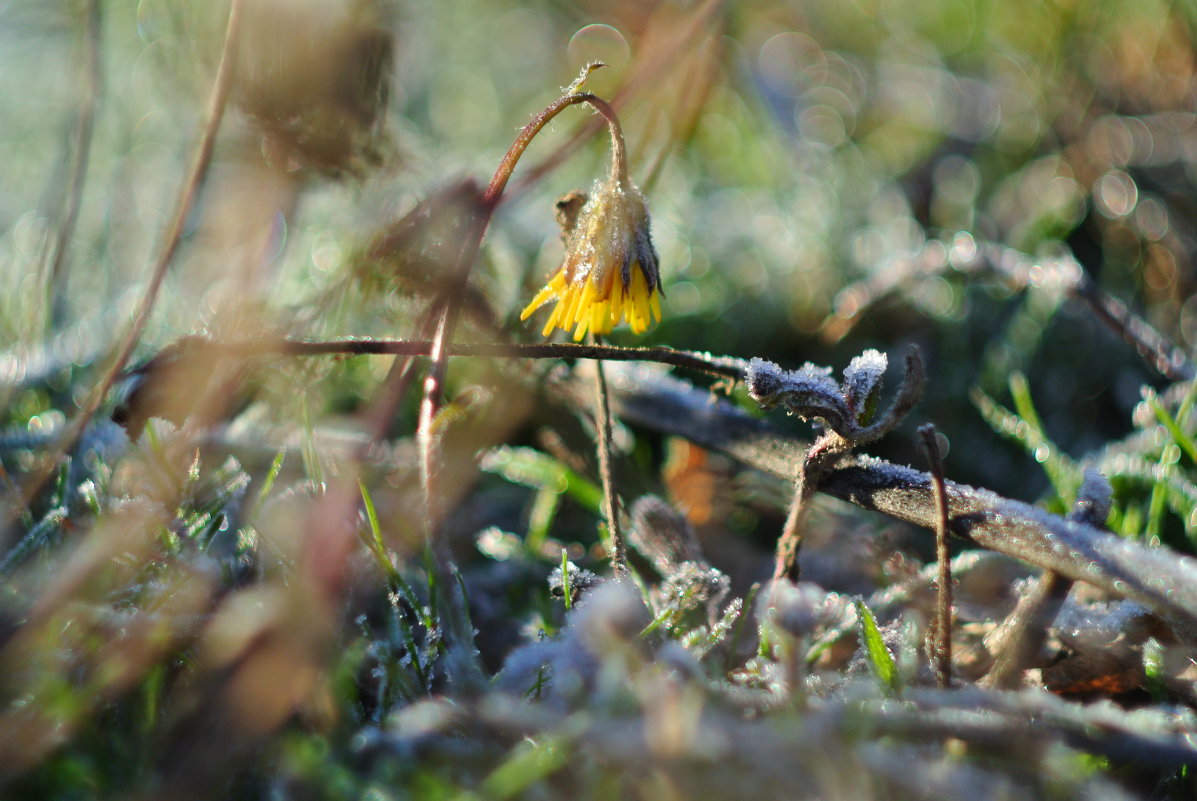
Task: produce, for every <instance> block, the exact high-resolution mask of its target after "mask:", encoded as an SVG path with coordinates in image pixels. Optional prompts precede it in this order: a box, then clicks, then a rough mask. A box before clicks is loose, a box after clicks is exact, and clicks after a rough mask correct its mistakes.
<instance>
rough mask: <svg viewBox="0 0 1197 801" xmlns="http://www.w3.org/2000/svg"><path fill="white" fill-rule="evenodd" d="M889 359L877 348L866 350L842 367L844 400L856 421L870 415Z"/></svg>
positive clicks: (865, 419) (860, 420) (863, 419)
mask: <svg viewBox="0 0 1197 801" xmlns="http://www.w3.org/2000/svg"><path fill="white" fill-rule="evenodd" d="M888 366H889V359H888V358H886V356H885V354H884V353H882V352H881V351H877V350H872V349H870V350H866V351H865V352H864V353H862V354H860V355H859V356H857V357H856V358H854V359H853V360H852V361H851V362H849V364H848V366H847V367H845V368H844V400H846V401H847V402H848V408H849V410H850V411H851V412H852V414H853V417H855V418H856V420H857V421H858V422H866V421H867V420H868V419H869V418H870V417H872V414H873V410H874V409H875V407H876V405H877V396H878V394H880V392H881V380H882V379H883V378H884V377H885V368H886V367H888Z"/></svg>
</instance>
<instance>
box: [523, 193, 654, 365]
mask: <svg viewBox="0 0 1197 801" xmlns="http://www.w3.org/2000/svg"><path fill="white" fill-rule="evenodd" d="M581 197H585V195H581ZM578 200H579V196H578V195H574V196H573V197H572V198H568V199H563V200H562V202H561V203H559V204H558V209H559V211H560V212H561V214H560V215H559V217H560V218H563V220H564V224H565V225H567V226H570V225H572V230H569V231H567V232H565V233H566V236H567V242H566V248H565V261H564V262H562V264H561V267H560V269H558V270H557V272H556V273H554V274H553V277H552V278H550V279H549V282H548V284H546V285H545V287H544V289H542V290H540V292H538V293H537V294H536V297H534V298H533V299H532V302H531V303H529V304H528V306H527V308H525V309H524V311H523V312H522V313H521V314H520V319H521V320H526V319H528V317H529V316H530V315H531V314H532V312H534V311H536V310H537V309H538V308H540V307H541V306H543V305H544V304H546V303H548V302H549V301H556V304H557V305H556V306H555V307H554V308H553V311H552V313H551V314H550V315H549V319H548V322H546V323H545V326H544V330H543V331H542V335H543V336H548V335H549V334H550V333H552V331H553V329H554V328H560V329H562V330H564V331H568V330H570V329H571V328H572V329H573V338H574V340H575V341H578V340H581V339H582V337H584V336H586V332H587V331H589V332H591V333H593V334H596V335H597V334H606V333H609V332H610V331H611V329H613V328H614V327H615V326H616V325H618V324H619V323H620V321H621V320H623V319H624V318H626V319H627V321H628V325H629V326H631V328H632V331H633V332H635V333H637V334H642V333H644V332H645V331H647V330H648V327H649V326H650V325H652V321H653V319H655V320H656V321H657V322H660V320H661V300H660V297H661V295H662V294H663V293H662V292H661V276H660V273H659V272H658V270H657V251H656V249H655V248H654V247H653V241H652V236H651V234H650V232H649V221H648V205H647V204H646V203H645V201H644V195H642V194H641V193H640V190H639V189H637V188H636V187H635V186H633V185H632V183H631V182H630V181H626V180H620V178H619V177H618V175H617V174H616V175H612V177H611V178H610V179H609V180H607V181H605V182H604V181H600V182H597V183H596V184H595V187H594V191H593V192H592V194H591V195H590V197H589V198H587V199H586V201H585V205H584V206H583V207H582V209H581V211H580V212H577V211H576V208H577V207H576V205H574V204H576V203H577V202H578ZM566 204H569V205H570V206H572V209H571V208H568V207H567V205H566ZM571 212H574V213H576V220H571V219H570V218H571V217H572V216H574V214H573V213H571Z"/></svg>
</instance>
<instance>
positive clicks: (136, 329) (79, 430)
mask: <svg viewBox="0 0 1197 801" xmlns="http://www.w3.org/2000/svg"><path fill="white" fill-rule="evenodd" d="M242 2H243V0H232V2H231V3H230V5H229V16H228V21H227V23H226V26H225V34H224V46H223V49H222V50H221V54H220V63H219V65H218V66H217V69H216V78H215V80H214V82H213V85H212V93H211V95H210V96H209V98H208V107H207V111H206V113H205V115H204V126H203V129H202V133H201V135H200V141H199V143H198V144H197V145H196V151H195V156H194V158H193V160H192V164H191V169H190V171H189V172H188V174H187V177H186V178H185V179H184V181H183V185H182V186H181V187H180V189H179V197H178V201H177V203H176V206H175V213H174V215H173V216H172V217H171V222H170V226H169V227H168V228H167V230H166V235H165V237H164V239H163V243H162V249H161V250H160V251H159V253H158V257H157V258H156V259H155V261H154V265H153V268H152V269H151V272H150V280H149V283H148V284H147V285H146V288H145V292H144V293H143V294H142V297H141V303H140V304H139V305H138V307H137V312H136V314H135V315H134V318H133V322H132V323H130V325H129V327H128V328H127V329H126V330H125V334H124V336H123V337H122V339H121V342H120V345H119V346H118V348H117V351H116V356H115V357H113V359H112V362H111V363H110V364H109V365H108V369H107V370H106V371H105V372H104V375H103V377H102V378H101V379H100V380H99V382H97V383H96V385H95V386H94V387H93V388H92V390H91V393H90V394H89V395H88V397H87V399H86V400H85V401H84V403H83V405H82V407H81V408H80V409H79V412H78V413H77V414H76V415H75V419H74V420H73V421H72V423H71V426H70V428H69V429H68V430H67V433H66V435H65V436H64V437H63V439H62V440H61V441H60V443H59V446H58V448H57V449H56V450H55V451H54V452H53V453H51V454H50V455H49V457H48V458H46V459H44V460H43V462H42V466H41V469H40V470H39V471H38V473H37V474H36V476H35V477H34V479H33V480H31V481H30V482H29V483H28V484H27V485H26V488H25V500H26V503H28V502H30V501H31V500H32V499H33V498H34V497H36V495H37V493H38V492H40V491H41V488H42V487H43V486H44V485H45V482H46V481H47V480H48V479H49V477H50V476H51V475H53V472H54V469H55V467H56V466H57V464H58V462H59V460H61V459H62V457H63V456H65V455H66V454H67V453H69V452H70V450H71V449H72V448H74V447H75V444H76V443H77V442H78V441H79V437H80V436H82V434H83V431H84V430H85V429H86V428H87V425H88V424H89V423H90V422H91V418H92V417H93V416H94V415H95V413H96V410H97V409H99V408H100V404H101V403H103V401H104V398H105V397H107V395H108V392H109V390H111V389H112V385H113V384H114V383H115V382H116V379H117V377H118V376H119V375H120V374H121V372H122V371H123V370H124V369H125V366H126V365H127V364H128V363H129V358H130V356H132V354H133V349H134V348H135V347H136V346H137V342H138V340H139V339H140V338H141V333H142V331H143V330H144V329H145V325H146V323H147V322H148V321H149V317H150V312H151V311H152V310H153V308H154V303H155V301H156V300H157V298H158V293H159V291H160V290H161V288H162V282H163V280H164V279H165V278H166V271H167V268H168V267H169V266H170V264H171V262H172V261H173V260H174V256H175V253H176V252H177V251H178V249H179V243H180V241H181V240H182V236H183V227H184V225H185V224H186V222H187V218H188V216H189V215H190V214H191V210H192V208H193V207H194V205H195V200H196V197H197V195H198V194H199V188H200V184H201V183H202V182H203V178H204V175H205V174H206V173H207V171H208V166H209V165H210V164H211V162H212V153H213V150H214V149H215V145H216V133H217V131H218V130H219V129H220V122H221V120H222V119H223V117H224V110H225V106H226V105H227V102H228V98H229V94H230V92H231V91H232V86H233V76H234V74H235V71H236V53H237V48H236V39H237V36H238V30H239V26H240V19H241V6H242Z"/></svg>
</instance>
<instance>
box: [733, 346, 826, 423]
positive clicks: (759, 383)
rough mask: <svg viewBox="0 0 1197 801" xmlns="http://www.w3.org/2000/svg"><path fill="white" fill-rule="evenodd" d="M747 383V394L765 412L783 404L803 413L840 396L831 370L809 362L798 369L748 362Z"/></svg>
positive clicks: (755, 360)
mask: <svg viewBox="0 0 1197 801" xmlns="http://www.w3.org/2000/svg"><path fill="white" fill-rule="evenodd" d="M744 381H745V384H747V386H748V394H749V395H750V396H752V399H753V400H755V401H756V402H757V403H759V404H760V405H761V407H762V408H765V409H771V408H773V407H774V406H776V405H777V404H778V403H784V404H785V405H786V407H787V408H789V409H790V410H791V411H794V412H797V413H799V414H802V413H803V412H802V407H804V406H808V405H812V406H821V405H825V404H827V403H828V402H831V403H835V402H836V400H837V399H838V397H839V387H838V386H837V385H836V383H835V381H834V380H833V379H832V378H831V368H830V367H818V366H816V365H813V364H811V363H810V362H807V363H806V364H804V365H802V367H801V368H800V369H798V370H783V369H781V367H780V366H779V365H777V364H775V363H773V362H770V361H766V360H765V359H761V358H754V359H752V361H750V362H749V363H748V370H747V371H746V372H745V374H744Z"/></svg>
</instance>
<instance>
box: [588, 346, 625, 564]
mask: <svg viewBox="0 0 1197 801" xmlns="http://www.w3.org/2000/svg"><path fill="white" fill-rule="evenodd" d="M591 340H592V344H594V345H598V344H600V339H599V337H597V336H593V335H591ZM594 395H595V404H594V406H595V415H594V423H595V428H596V429H597V431H596V433H597V434H598V461H599V478H600V479H601V481H602V485H603V515H604V516H605V517H606V518H607V532H608V533H609V535H610V537H611V567H612V569H613V570H614V572H615V578H616V580H617V581H618V580H622V579H625V578H627V577H628V545H627V542H626V540H624V536H623V528H622V527H621V526H620V524H619V496H618V495H616V494H615V475H614V471H613V470H612V468H611V404H610V402H609V401H608V399H607V378H606V376H605V375H604V374H603V363H602V361H601V360H600V361H595V363H594Z"/></svg>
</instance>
